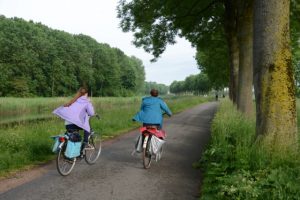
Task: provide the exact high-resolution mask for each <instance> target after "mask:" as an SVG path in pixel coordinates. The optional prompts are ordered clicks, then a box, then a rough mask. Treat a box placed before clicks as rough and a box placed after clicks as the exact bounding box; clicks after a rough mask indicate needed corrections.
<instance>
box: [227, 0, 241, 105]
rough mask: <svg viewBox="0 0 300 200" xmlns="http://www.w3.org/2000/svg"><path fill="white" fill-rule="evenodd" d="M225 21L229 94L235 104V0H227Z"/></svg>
mask: <svg viewBox="0 0 300 200" xmlns="http://www.w3.org/2000/svg"><path fill="white" fill-rule="evenodd" d="M224 4H225V23H224V29H225V33H226V38H227V43H228V49H229V61H230V63H229V66H230V79H229V95H230V99H231V100H232V102H233V103H234V104H236V103H237V88H238V73H239V46H238V40H237V21H236V20H237V13H236V11H237V10H236V7H235V4H234V2H233V1H225V2H224Z"/></svg>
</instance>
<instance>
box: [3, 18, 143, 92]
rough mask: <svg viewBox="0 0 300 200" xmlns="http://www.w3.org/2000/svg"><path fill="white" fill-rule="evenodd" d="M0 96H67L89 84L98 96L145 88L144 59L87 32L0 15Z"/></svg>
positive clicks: (139, 90) (140, 90)
mask: <svg viewBox="0 0 300 200" xmlns="http://www.w3.org/2000/svg"><path fill="white" fill-rule="evenodd" d="M0 70H1V74H0V81H1V84H0V96H66V95H70V94H73V93H74V92H75V91H76V90H77V89H78V87H79V86H80V85H82V84H87V85H88V86H89V87H90V88H91V90H92V94H93V95H96V96H130V95H134V94H138V93H142V90H143V86H144V80H145V72H144V66H143V63H142V61H141V60H139V59H138V58H136V57H129V56H127V55H125V53H124V52H122V51H121V50H120V49H118V48H111V47H110V46H109V45H108V44H101V43H98V42H97V41H96V40H95V39H93V38H91V37H89V36H86V35H82V34H80V35H72V34H69V33H66V32H64V31H59V30H53V29H51V28H48V27H47V26H45V25H42V24H41V23H34V22H32V21H29V22H27V21H25V20H23V19H20V18H10V19H9V18H6V17H5V16H0Z"/></svg>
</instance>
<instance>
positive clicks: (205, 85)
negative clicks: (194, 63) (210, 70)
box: [170, 73, 212, 95]
mask: <svg viewBox="0 0 300 200" xmlns="http://www.w3.org/2000/svg"><path fill="white" fill-rule="evenodd" d="M211 89H212V84H211V82H210V81H209V79H208V77H207V75H206V74H204V73H199V74H197V75H190V76H188V77H186V78H185V80H184V81H173V82H172V84H171V85H170V92H171V93H174V94H182V93H193V94H195V95H200V94H206V93H208V92H209V91H210V90H211Z"/></svg>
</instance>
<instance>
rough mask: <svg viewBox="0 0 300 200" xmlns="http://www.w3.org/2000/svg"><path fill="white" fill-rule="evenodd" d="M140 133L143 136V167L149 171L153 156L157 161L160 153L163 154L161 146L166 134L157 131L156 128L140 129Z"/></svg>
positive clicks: (160, 155)
mask: <svg viewBox="0 0 300 200" xmlns="http://www.w3.org/2000/svg"><path fill="white" fill-rule="evenodd" d="M140 132H141V134H142V136H143V142H142V149H143V150H142V159H143V165H144V168H145V169H149V168H150V165H151V161H152V158H153V157H154V156H155V158H156V161H159V160H160V159H161V157H162V153H163V147H162V145H163V144H164V143H165V141H164V140H163V139H164V138H165V137H166V133H165V131H163V130H158V129H157V127H156V126H145V127H141V128H140ZM152 140H154V141H152Z"/></svg>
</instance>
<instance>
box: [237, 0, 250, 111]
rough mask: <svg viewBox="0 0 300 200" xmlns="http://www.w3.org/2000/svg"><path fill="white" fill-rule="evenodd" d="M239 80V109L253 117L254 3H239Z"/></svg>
mask: <svg viewBox="0 0 300 200" xmlns="http://www.w3.org/2000/svg"><path fill="white" fill-rule="evenodd" d="M237 8H238V9H237V10H238V23H237V30H238V34H237V36H238V43H239V78H238V81H239V82H238V93H237V94H238V95H237V108H238V110H240V111H241V112H243V113H244V114H245V115H246V116H252V115H253V100H252V86H253V2H252V0H249V1H238V7H237Z"/></svg>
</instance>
